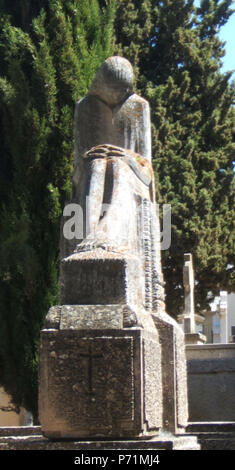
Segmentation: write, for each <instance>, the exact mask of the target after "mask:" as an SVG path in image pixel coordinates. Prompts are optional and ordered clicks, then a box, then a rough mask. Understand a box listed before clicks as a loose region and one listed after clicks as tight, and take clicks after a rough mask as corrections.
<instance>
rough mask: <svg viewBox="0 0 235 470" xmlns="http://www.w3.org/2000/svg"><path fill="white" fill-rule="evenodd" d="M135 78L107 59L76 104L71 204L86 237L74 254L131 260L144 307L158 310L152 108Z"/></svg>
mask: <svg viewBox="0 0 235 470" xmlns="http://www.w3.org/2000/svg"><path fill="white" fill-rule="evenodd" d="M133 81H134V76H133V69H132V66H131V64H130V63H129V62H128V61H127V60H126V59H124V58H122V57H118V56H115V57H110V58H109V59H107V60H105V62H104V63H103V64H102V66H101V67H100V69H99V70H98V72H97V74H96V77H95V79H94V81H93V83H92V85H91V88H90V90H89V92H88V95H87V96H86V97H85V98H83V99H82V100H81V101H79V102H78V103H77V104H76V111H75V154H76V161H75V172H74V176H73V200H75V201H76V202H77V203H78V204H80V206H81V207H82V208H83V213H84V214H85V216H86V220H85V222H86V228H87V233H86V237H85V239H84V240H80V241H79V243H78V244H77V246H76V249H75V253H81V252H86V251H90V250H97V249H100V250H103V251H106V253H107V252H112V253H118V254H119V255H120V254H121V253H123V254H124V253H128V252H129V253H130V252H131V253H132V255H136V256H137V257H138V258H139V260H140V264H141V266H139V269H140V270H141V271H142V272H141V273H140V277H141V278H142V280H143V285H142V286H140V290H142V291H145V292H143V295H142V297H143V298H142V303H143V304H144V305H145V307H146V308H148V309H152V308H154V309H158V308H160V307H161V308H163V302H164V294H163V283H162V273H161V264H160V246H159V243H160V241H159V223H158V218H157V216H156V214H155V213H154V211H155V206H154V202H155V199H154V198H155V190H154V176H153V170H152V166H151V123H150V109H149V104H148V102H147V101H146V100H145V99H143V98H141V97H140V96H138V95H136V94H135V93H134V91H133ZM72 256H74V259H77V256H76V255H72ZM104 256H105V255H104ZM72 259H73V258H71V257H70V258H68V259H67V262H70V261H71V260H72ZM65 263H66V261H65ZM144 284H145V285H144Z"/></svg>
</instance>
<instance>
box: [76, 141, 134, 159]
mask: <svg viewBox="0 0 235 470" xmlns="http://www.w3.org/2000/svg"><path fill="white" fill-rule="evenodd" d="M126 152H127V151H126V150H124V149H122V148H121V147H117V146H116V145H110V144H102V145H97V146H96V147H92V148H91V149H90V150H88V152H86V153H85V154H84V156H83V158H102V157H108V158H112V157H125V156H126Z"/></svg>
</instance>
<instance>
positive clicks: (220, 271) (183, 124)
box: [115, 0, 235, 316]
mask: <svg viewBox="0 0 235 470" xmlns="http://www.w3.org/2000/svg"><path fill="white" fill-rule="evenodd" d="M231 3H232V1H231V0H221V1H220V0H203V1H202V2H201V5H200V7H199V8H196V7H195V6H194V3H193V0H174V1H173V0H163V1H161V0H159V1H158V0H154V1H151V0H143V1H141V0H136V1H125V0H121V1H120V2H119V7H118V10H117V16H116V23H115V30H116V37H117V43H118V48H117V50H118V51H119V53H122V54H123V55H125V56H126V57H127V58H129V60H131V61H132V62H134V64H135V68H136V72H137V87H138V89H139V92H140V93H141V94H142V95H143V96H145V97H146V98H147V99H148V100H149V101H150V105H151V111H152V140H153V165H154V169H155V175H156V180H157V200H158V202H159V203H160V204H163V203H168V204H171V210H172V242H171V247H170V249H169V250H167V251H163V252H162V259H163V269H164V275H165V281H166V294H167V297H166V302H167V310H168V312H169V313H170V314H172V315H174V316H175V315H177V314H178V313H180V310H181V309H182V307H183V285H182V267H183V254H184V253H185V252H192V254H193V257H194V265H195V271H196V291H195V297H196V301H197V308H198V309H200V310H202V309H203V308H205V307H206V306H207V305H208V301H209V300H210V297H208V292H211V294H212V296H213V295H215V294H218V291H219V290H220V289H226V290H228V291H230V290H231V289H232V288H234V277H233V264H234V263H233V256H234V231H233V228H234V227H233V220H234V171H233V160H234V147H235V144H234V107H233V103H234V84H233V83H232V82H231V80H230V79H231V73H222V72H221V65H222V58H223V56H224V54H225V50H224V44H223V43H222V42H221V41H220V39H219V37H218V33H219V30H220V28H221V26H223V25H224V24H225V23H226V21H227V20H228V18H229V17H230V15H231V13H232V10H231Z"/></svg>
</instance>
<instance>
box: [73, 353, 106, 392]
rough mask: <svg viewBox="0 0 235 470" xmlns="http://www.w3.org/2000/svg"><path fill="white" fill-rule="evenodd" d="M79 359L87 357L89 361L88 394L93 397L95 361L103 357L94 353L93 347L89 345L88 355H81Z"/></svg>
mask: <svg viewBox="0 0 235 470" xmlns="http://www.w3.org/2000/svg"><path fill="white" fill-rule="evenodd" d="M79 357H85V358H87V359H88V394H89V395H92V394H93V393H94V392H93V384H92V376H93V360H94V359H98V358H102V357H103V356H102V355H100V354H96V353H92V345H91V344H89V349H88V353H81V354H79Z"/></svg>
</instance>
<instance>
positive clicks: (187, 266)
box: [183, 253, 195, 333]
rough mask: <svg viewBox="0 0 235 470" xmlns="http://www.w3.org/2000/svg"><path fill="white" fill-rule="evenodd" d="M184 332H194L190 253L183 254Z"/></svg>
mask: <svg viewBox="0 0 235 470" xmlns="http://www.w3.org/2000/svg"><path fill="white" fill-rule="evenodd" d="M183 282H184V332H185V333H195V309H194V271H193V259H192V254H191V253H185V254H184V268H183Z"/></svg>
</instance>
